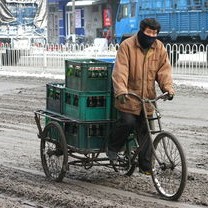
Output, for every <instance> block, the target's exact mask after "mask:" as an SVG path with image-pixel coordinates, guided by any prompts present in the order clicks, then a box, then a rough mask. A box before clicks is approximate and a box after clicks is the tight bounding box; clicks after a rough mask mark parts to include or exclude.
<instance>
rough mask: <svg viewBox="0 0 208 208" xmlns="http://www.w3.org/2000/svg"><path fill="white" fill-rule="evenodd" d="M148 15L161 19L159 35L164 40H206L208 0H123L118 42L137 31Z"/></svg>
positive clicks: (207, 32)
mask: <svg viewBox="0 0 208 208" xmlns="http://www.w3.org/2000/svg"><path fill="white" fill-rule="evenodd" d="M146 17H152V18H156V19H157V20H158V21H159V22H160V24H161V32H160V34H159V39H161V40H162V41H163V43H164V44H166V43H183V44H184V43H189V44H190V43H195V44H204V45H205V44H206V43H207V40H208V0H121V1H120V5H119V8H118V13H117V17H116V24H115V36H116V42H117V43H120V42H122V41H123V40H124V39H125V38H127V37H129V36H131V35H132V34H134V33H136V32H137V31H138V30H139V23H140V21H141V20H142V19H144V18H146Z"/></svg>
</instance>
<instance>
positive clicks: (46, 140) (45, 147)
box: [40, 121, 68, 182]
mask: <svg viewBox="0 0 208 208" xmlns="http://www.w3.org/2000/svg"><path fill="white" fill-rule="evenodd" d="M40 154H41V161H42V166H43V170H44V172H45V175H46V177H48V178H49V179H51V180H55V181H58V182H60V181H62V180H63V178H64V176H65V173H66V171H67V167H68V154H67V144H66V138H65V135H64V132H63V129H62V127H61V126H60V124H59V123H57V122H54V121H52V122H50V123H48V124H47V125H46V127H45V128H44V131H43V137H42V138H41V144H40Z"/></svg>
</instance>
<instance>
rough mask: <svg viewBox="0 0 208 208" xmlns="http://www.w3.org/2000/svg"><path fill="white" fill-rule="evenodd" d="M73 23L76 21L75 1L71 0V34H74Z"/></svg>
mask: <svg viewBox="0 0 208 208" xmlns="http://www.w3.org/2000/svg"><path fill="white" fill-rule="evenodd" d="M75 21H76V10H75V0H72V31H71V33H72V34H75Z"/></svg>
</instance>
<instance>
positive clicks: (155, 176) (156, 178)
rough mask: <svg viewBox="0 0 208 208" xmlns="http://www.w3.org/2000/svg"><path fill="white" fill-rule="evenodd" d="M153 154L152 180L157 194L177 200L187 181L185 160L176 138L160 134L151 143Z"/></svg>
mask: <svg viewBox="0 0 208 208" xmlns="http://www.w3.org/2000/svg"><path fill="white" fill-rule="evenodd" d="M153 145H154V148H155V152H156V155H157V157H158V158H159V160H160V162H161V163H162V165H160V164H159V163H158V161H157V160H156V158H155V156H154V154H153V157H152V180H153V183H154V185H155V188H156V190H157V191H158V193H159V194H160V195H161V196H162V197H164V198H166V199H168V200H177V199H179V198H180V196H181V195H182V193H183V191H184V188H185V186H186V181H187V165H186V158H185V155H184V151H183V149H182V146H181V145H180V143H179V141H178V140H177V138H176V137H175V136H174V135H173V134H171V133H169V132H162V133H160V134H158V135H157V136H156V138H155V139H154V142H153Z"/></svg>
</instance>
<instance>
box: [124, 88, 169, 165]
mask: <svg viewBox="0 0 208 208" xmlns="http://www.w3.org/2000/svg"><path fill="white" fill-rule="evenodd" d="M167 94H168V93H167V92H165V93H164V94H162V95H160V96H158V97H156V98H155V99H146V98H141V97H140V96H138V95H137V94H135V93H133V92H129V93H128V94H127V95H130V96H134V97H135V98H136V99H137V100H138V101H139V102H140V103H141V104H142V110H143V113H144V118H145V123H146V126H147V130H148V135H149V139H150V140H151V145H152V152H153V154H154V156H155V158H156V160H157V162H158V164H160V166H162V165H164V164H163V163H162V162H161V161H160V160H159V159H158V157H157V155H156V152H155V148H154V145H153V138H152V134H155V133H160V132H162V131H163V130H162V124H161V121H160V119H161V115H160V113H159V110H158V108H157V101H158V100H159V99H164V98H165V97H166V96H167ZM146 103H149V104H150V105H151V106H152V107H153V109H154V110H155V115H156V117H148V114H147V110H146V105H145V104H146ZM151 120H157V122H158V127H159V130H157V131H155V130H152V129H151V128H150V123H149V121H151ZM145 142H146V141H145ZM145 142H144V143H143V145H142V146H139V147H138V148H137V149H136V151H135V153H134V155H133V157H132V159H131V161H132V162H134V161H135V159H136V157H137V155H138V154H139V152H140V151H141V150H142V148H143V146H144V144H145ZM164 145H165V144H164ZM165 149H166V148H165ZM166 154H167V152H166ZM167 155H168V154H167ZM169 160H170V162H171V159H170V158H169Z"/></svg>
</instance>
